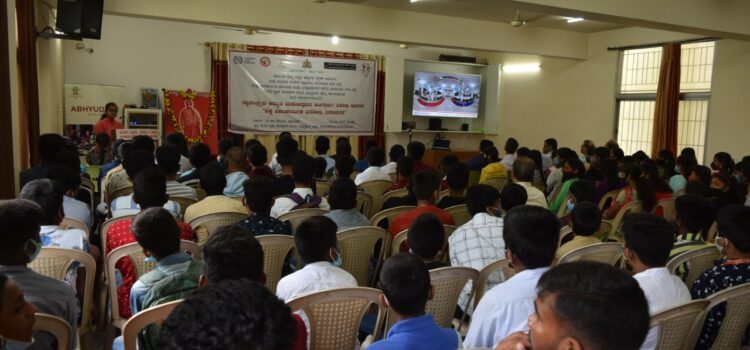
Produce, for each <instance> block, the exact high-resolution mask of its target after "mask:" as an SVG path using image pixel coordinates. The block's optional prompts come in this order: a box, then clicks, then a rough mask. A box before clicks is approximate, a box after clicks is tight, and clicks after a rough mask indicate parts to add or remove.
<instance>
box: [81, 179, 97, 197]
mask: <svg viewBox="0 0 750 350" xmlns="http://www.w3.org/2000/svg"><path fill="white" fill-rule="evenodd" d="M81 187H84V188H86V189H87V190H88V191H89V192H92V193H93V192H96V185H95V184H94V181H92V180H91V178H89V177H86V176H85V175H81Z"/></svg>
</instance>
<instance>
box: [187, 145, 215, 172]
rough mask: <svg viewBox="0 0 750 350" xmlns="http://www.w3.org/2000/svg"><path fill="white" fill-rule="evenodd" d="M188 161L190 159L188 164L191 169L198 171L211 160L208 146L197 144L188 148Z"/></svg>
mask: <svg viewBox="0 0 750 350" xmlns="http://www.w3.org/2000/svg"><path fill="white" fill-rule="evenodd" d="M188 159H190V164H192V165H193V167H195V168H196V169H200V168H202V167H203V166H204V165H206V164H208V163H210V162H211V161H212V160H213V156H212V155H211V149H210V148H208V145H206V144H205V143H202V142H198V143H194V144H192V145H191V146H190V153H189V155H188Z"/></svg>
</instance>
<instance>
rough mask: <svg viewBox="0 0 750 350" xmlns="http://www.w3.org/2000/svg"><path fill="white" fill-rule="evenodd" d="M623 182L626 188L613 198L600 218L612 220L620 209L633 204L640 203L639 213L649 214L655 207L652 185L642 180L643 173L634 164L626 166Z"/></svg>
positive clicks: (648, 181) (646, 180)
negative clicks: (625, 183)
mask: <svg viewBox="0 0 750 350" xmlns="http://www.w3.org/2000/svg"><path fill="white" fill-rule="evenodd" d="M623 171H624V172H625V181H626V182H627V186H625V187H623V188H622V189H621V190H620V192H619V193H618V194H617V197H615V200H614V201H613V202H612V205H611V206H610V207H609V208H608V209H607V210H605V211H604V212H603V213H602V218H604V219H612V218H614V217H615V216H616V215H617V213H618V212H619V211H620V209H622V207H624V206H626V205H628V204H630V203H632V202H635V201H640V202H641V208H642V209H641V211H643V212H644V213H650V212H651V211H652V210H653V209H654V207H655V206H656V192H655V191H654V185H653V184H652V183H651V181H650V180H649V179H646V178H644V177H643V176H642V175H643V171H642V170H641V168H640V167H638V165H636V164H632V163H629V164H626V165H625V169H623Z"/></svg>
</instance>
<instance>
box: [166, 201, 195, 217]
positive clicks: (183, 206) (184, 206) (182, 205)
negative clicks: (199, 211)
mask: <svg viewBox="0 0 750 350" xmlns="http://www.w3.org/2000/svg"><path fill="white" fill-rule="evenodd" d="M169 200H170V201H172V202H175V203H177V204H179V205H180V217H181V218H183V217H185V210H187V207H188V206H190V205H191V204H195V203H196V202H198V201H197V200H195V199H193V198H187V197H180V196H169Z"/></svg>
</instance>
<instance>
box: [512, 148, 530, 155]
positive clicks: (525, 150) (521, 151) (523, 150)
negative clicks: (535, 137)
mask: <svg viewBox="0 0 750 350" xmlns="http://www.w3.org/2000/svg"><path fill="white" fill-rule="evenodd" d="M529 152H531V150H530V149H529V148H528V147H519V148H518V150H516V155H517V156H519V157H528V156H529Z"/></svg>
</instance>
